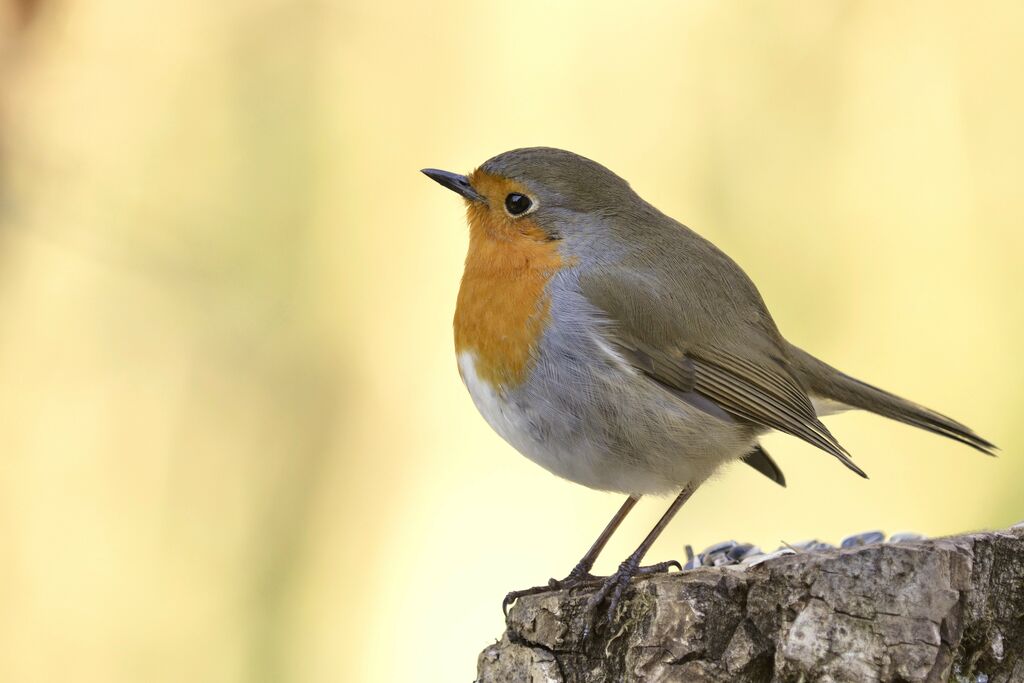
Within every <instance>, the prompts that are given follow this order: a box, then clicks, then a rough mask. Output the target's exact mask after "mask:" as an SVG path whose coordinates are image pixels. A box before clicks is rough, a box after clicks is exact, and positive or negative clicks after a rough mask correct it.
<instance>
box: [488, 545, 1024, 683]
mask: <svg viewBox="0 0 1024 683" xmlns="http://www.w3.org/2000/svg"><path fill="white" fill-rule="evenodd" d="M590 594H591V591H590V590H589V589H579V590H577V591H574V592H571V593H570V592H566V591H551V592H547V593H541V594H538V595H534V596H531V597H527V598H523V599H521V600H520V601H519V602H518V603H516V604H515V605H514V606H513V608H512V610H511V611H510V613H509V617H508V621H507V630H506V632H505V634H504V635H503V636H502V638H501V640H500V641H498V642H497V643H495V644H493V645H491V646H489V647H487V648H486V649H485V650H484V651H483V652H482V653H481V654H480V657H479V662H478V680H479V681H480V682H481V683H491V682H495V683H496V682H499V681H545V682H555V681H559V682H566V683H568V682H573V683H576V682H578V683H598V682H601V683H604V682H609V683H610V682H612V681H615V682H619V681H687V682H690V681H730V682H742V681H751V682H754V681H757V682H760V681H835V682H840V681H851V682H852V681H856V682H857V683H861V682H864V681H935V682H939V681H958V682H959V681H970V682H971V683H984V682H986V681H987V682H988V683H1010V682H1012V683H1024V528H1014V529H1010V530H1007V531H999V532H992V533H976V534H968V535H964V536H956V537H951V538H941V539H931V540H924V541H917V542H911V543H899V544H890V543H887V544H878V545H870V546H866V547H863V548H859V549H856V550H847V551H838V550H837V551H826V552H815V553H801V554H797V555H788V556H784V557H780V558H777V559H774V560H770V561H768V562H765V563H764V564H761V565H757V566H754V567H749V568H745V569H740V568H737V567H720V568H704V569H697V570H693V571H688V572H684V573H672V574H662V575H655V576H650V577H643V578H640V579H637V580H635V581H634V583H633V586H632V589H631V590H630V591H628V592H627V594H626V596H625V599H624V600H623V602H622V603H621V605H620V607H619V613H618V618H617V620H616V621H615V623H614V625H611V626H609V625H603V626H601V627H598V628H597V629H596V631H594V632H593V633H591V634H590V635H589V637H587V638H584V637H583V631H584V627H585V625H586V624H587V620H588V615H587V614H586V613H585V610H584V606H585V604H586V601H587V598H588V597H589V595H590Z"/></svg>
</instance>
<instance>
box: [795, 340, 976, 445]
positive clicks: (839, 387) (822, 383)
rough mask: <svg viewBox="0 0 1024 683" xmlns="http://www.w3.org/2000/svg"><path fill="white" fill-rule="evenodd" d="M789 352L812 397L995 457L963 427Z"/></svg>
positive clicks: (804, 354) (807, 356)
mask: <svg viewBox="0 0 1024 683" xmlns="http://www.w3.org/2000/svg"><path fill="white" fill-rule="evenodd" d="M789 350H790V359H791V360H792V361H793V363H794V366H795V369H796V371H797V375H798V376H799V377H800V380H801V381H802V382H803V383H804V386H806V387H807V389H808V390H809V391H810V393H811V394H812V395H816V396H820V397H823V398H829V399H832V400H834V401H839V402H840V403H843V404H845V405H848V406H850V407H851V408H860V409H863V410H867V411H870V412H872V413H877V414H878V415H882V416H883V417H888V418H890V419H893V420H898V421H899V422H903V423H905V424H909V425H912V426H914V427H919V428H921V429H924V430H927V431H929V432H932V433H934V434H940V435H942V436H945V437H947V438H949V439H953V440H954V441H959V442H960V443H962V444H966V445H968V446H970V447H971V448H974V449H976V450H979V451H981V452H982V453H984V454H986V455H995V452H994V451H995V450H996V446H995V444H993V443H992V442H990V441H987V440H985V439H983V438H981V437H980V436H978V435H977V434H975V433H974V431H973V430H972V429H970V428H969V427H967V426H966V425H963V424H961V423H959V422H957V421H956V420H954V419H952V418H950V417H946V416H945V415H943V414H941V413H937V412H935V411H934V410H931V409H930V408H925V407H924V406H921V405H918V404H916V403H913V402H912V401H908V400H906V399H904V398H900V397H899V396H896V395H895V394H890V393H889V392H888V391H885V390H883V389H879V388H878V387H874V386H871V385H870V384H868V383H866V382H862V381H860V380H859V379H855V378H853V377H850V376H849V375H847V374H844V373H842V372H840V371H839V370H836V369H835V368H833V367H832V366H830V365H828V364H827V363H823V362H822V361H820V360H818V359H817V358H815V357H814V356H812V355H811V354H809V353H807V352H806V351H804V350H802V349H799V348H797V347H795V346H793V345H792V344H790V346H789Z"/></svg>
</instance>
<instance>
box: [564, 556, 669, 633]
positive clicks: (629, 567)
mask: <svg viewBox="0 0 1024 683" xmlns="http://www.w3.org/2000/svg"><path fill="white" fill-rule="evenodd" d="M639 564H640V560H639V558H635V557H630V558H629V559H627V560H626V561H625V562H623V563H622V564H620V565H619V568H618V570H617V571H616V572H615V573H614V574H612V575H611V576H609V577H608V578H606V579H605V580H604V582H603V583H602V584H601V587H600V588H599V589H598V590H597V592H596V593H594V594H593V595H592V596H590V599H589V600H587V612H589V613H590V624H589V625H588V626H587V627H586V628H585V629H584V630H583V637H584V638H586V637H588V636H589V635H590V632H591V631H592V629H593V627H594V626H596V625H597V624H598V623H599V622H600V621H601V619H600V618H599V617H598V614H599V608H600V607H601V603H603V602H604V601H605V600H606V599H608V597H609V595H610V596H611V599H610V600H608V609H607V610H606V611H605V613H604V614H605V617H604V621H606V622H608V623H612V622H613V621H614V620H615V610H616V609H617V608H618V606H619V600H621V599H622V594H623V592H624V591H625V590H626V587H627V586H629V582H630V581H631V580H632V579H633V577H634V576H643V575H645V574H659V573H662V572H667V571H668V570H669V569H671V568H672V567H675V568H676V569H678V570H680V571H681V570H682V565H680V564H679V563H678V562H676V561H675V560H669V561H667V562H659V563H658V564H652V565H648V566H646V567H640V566H639Z"/></svg>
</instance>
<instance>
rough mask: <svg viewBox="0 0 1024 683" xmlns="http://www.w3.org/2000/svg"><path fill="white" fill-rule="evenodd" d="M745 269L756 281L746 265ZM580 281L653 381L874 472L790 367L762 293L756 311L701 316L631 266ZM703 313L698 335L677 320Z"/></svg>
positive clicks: (625, 351)
mask: <svg viewBox="0 0 1024 683" xmlns="http://www.w3.org/2000/svg"><path fill="white" fill-rule="evenodd" d="M734 267H735V266H734ZM736 268H737V270H738V267H736ZM617 274H618V275H620V276H621V279H619V278H617V277H616V275H617ZM739 275H740V276H742V277H743V278H744V281H745V283H746V285H747V286H749V287H752V285H750V284H749V280H746V279H745V278H746V276H744V275H742V271H740V273H739ZM727 284H728V283H727V282H726V285H727ZM580 286H581V289H582V291H583V293H584V296H586V297H587V299H588V300H589V301H590V302H591V303H592V304H593V305H594V306H595V307H597V309H598V310H599V311H601V312H602V313H603V314H604V315H605V317H606V320H607V323H608V324H607V329H606V330H605V336H606V340H607V341H608V342H609V343H610V344H612V345H613V346H615V347H616V348H617V349H618V350H619V351H620V353H621V354H622V356H623V357H624V358H626V359H627V360H628V361H629V362H630V363H631V364H632V365H633V366H634V367H636V368H637V369H638V370H640V371H642V372H643V373H644V374H646V375H647V376H648V377H650V378H651V379H652V380H654V381H656V382H658V383H659V384H661V385H663V386H666V387H668V388H670V389H672V390H674V391H675V392H677V393H678V394H679V395H681V396H682V397H684V398H686V397H688V396H697V397H700V398H702V399H704V400H705V401H709V402H710V403H712V404H713V405H714V406H717V407H718V408H720V409H721V410H724V411H725V412H726V413H728V414H729V415H731V416H733V417H734V418H737V419H740V420H743V421H746V422H748V423H751V424H754V425H758V426H763V427H767V428H771V429H777V430H779V431H781V432H785V433H787V434H791V435H793V436H796V437H798V438H800V439H803V440H804V441H807V442H808V443H810V444H812V445H814V446H817V447H818V448H820V449H822V450H823V451H825V452H827V453H829V454H831V455H833V456H835V457H836V458H837V459H839V461H840V462H842V463H843V464H844V465H846V466H847V467H848V468H850V469H851V470H853V471H854V472H856V473H857V474H859V475H860V476H862V477H867V475H866V474H865V473H864V471H863V470H861V469H860V468H859V467H857V466H856V465H855V464H854V463H853V462H852V461H851V460H850V455H849V453H847V451H846V450H845V449H844V448H843V447H842V446H841V445H840V444H839V442H838V441H836V439H835V437H834V436H832V434H831V433H830V432H829V430H828V428H827V427H825V425H824V424H822V422H821V421H820V420H819V419H818V417H817V415H816V414H815V412H814V407H813V406H812V404H811V401H810V399H809V398H808V396H807V392H806V391H805V390H804V388H803V387H802V386H801V384H800V383H799V381H798V380H797V379H796V378H795V377H794V376H793V375H792V374H791V373H790V372H789V370H788V368H787V364H786V359H785V351H784V350H783V348H782V344H783V343H784V342H783V341H782V339H781V337H779V336H778V333H777V331H775V328H774V323H771V319H770V317H769V316H768V313H767V311H766V310H763V306H764V304H763V303H762V302H761V300H760V297H759V296H757V298H756V300H755V301H754V302H752V304H751V306H752V307H753V308H754V309H755V310H753V311H752V312H751V311H743V310H737V309H736V308H735V307H733V308H731V309H730V308H729V307H726V310H724V311H721V312H716V314H715V315H708V314H707V312H706V309H704V310H703V311H702V312H701V313H699V314H697V315H696V316H695V313H694V311H692V310H685V309H686V304H685V301H686V300H685V297H679V296H672V295H671V294H672V293H671V292H669V293H666V292H659V291H651V290H648V289H643V288H638V287H636V282H635V280H634V279H633V278H632V277H631V274H629V273H622V272H621V271H620V272H618V273H616V271H604V272H603V273H602V274H601V277H600V278H588V277H581V278H580ZM755 295H756V290H755ZM747 298H748V299H749V297H747ZM758 307H760V309H761V310H757V309H758ZM695 317H699V318H700V325H701V328H702V329H701V331H700V334H698V335H695V334H694V332H693V330H692V327H690V326H687V325H686V324H678V323H675V322H674V321H685V320H687V319H690V320H693V319H694V318H695ZM652 320H656V321H657V323H656V324H651V322H650V321H652ZM764 321H767V324H765V322H764Z"/></svg>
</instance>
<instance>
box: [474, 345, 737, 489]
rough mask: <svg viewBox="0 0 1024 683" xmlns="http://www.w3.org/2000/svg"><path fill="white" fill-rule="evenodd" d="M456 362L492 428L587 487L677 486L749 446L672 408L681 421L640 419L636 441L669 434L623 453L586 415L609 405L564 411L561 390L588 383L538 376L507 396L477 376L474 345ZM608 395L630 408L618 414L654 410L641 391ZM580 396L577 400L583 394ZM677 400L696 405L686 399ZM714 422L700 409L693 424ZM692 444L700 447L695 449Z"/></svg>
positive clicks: (596, 416)
mask: <svg viewBox="0 0 1024 683" xmlns="http://www.w3.org/2000/svg"><path fill="white" fill-rule="evenodd" d="M458 362H459V370H460V371H461V374H462V379H463V381H464V382H465V384H466V388H467V389H468V390H469V395H470V396H471V397H472V398H473V403H474V404H475V405H476V407H477V410H479V411H480V414H481V415H483V417H484V419H485V420H487V423H488V424H489V425H490V426H491V428H492V429H494V431H496V432H497V433H498V434H499V435H500V436H501V437H502V438H503V439H505V441H507V442H508V443H509V444H510V445H511V446H512V447H513V448H515V449H516V450H518V451H519V452H520V453H522V454H523V455H525V456H526V457H527V458H529V459H530V460H532V461H533V462H535V463H537V464H538V465H540V466H541V467H543V468H544V469H546V470H548V471H549V472H552V473H553V474H556V475H558V476H560V477H563V478H565V479H568V480H570V481H573V482H576V483H578V484H582V485H584V486H588V487H590V488H594V489H600V490H604V491H619V492H624V493H630V494H647V493H653V494H667V493H673V492H675V491H678V490H679V489H680V488H681V487H682V486H683V485H685V484H687V483H688V482H691V481H703V480H704V479H705V478H706V477H707V476H708V475H709V474H710V473H711V472H712V471H713V470H714V469H715V468H717V467H718V466H719V465H720V464H722V463H723V462H725V461H727V460H729V459H732V458H734V457H739V456H740V455H742V454H743V453H745V452H746V450H749V443H748V442H750V441H752V439H750V438H749V437H745V436H738V435H735V434H733V433H732V432H731V431H730V430H729V429H726V430H725V431H722V430H721V429H715V430H712V431H711V432H704V431H703V430H702V429H701V428H700V427H698V428H690V427H686V426H685V424H686V423H687V422H688V421H689V420H687V419H685V418H686V416H685V414H684V413H675V412H674V413H673V420H670V422H672V423H674V424H675V426H676V428H677V429H675V430H674V431H673V432H671V433H664V434H660V435H659V434H655V433H654V432H655V431H660V430H662V429H664V428H666V427H665V425H666V424H668V423H666V422H663V421H660V420H659V421H656V423H654V424H644V423H642V420H636V421H635V422H636V425H637V429H638V434H637V437H636V439H635V443H637V444H641V445H642V444H644V443H645V442H646V441H647V440H649V439H651V437H658V436H661V437H664V438H663V439H661V440H660V443H659V441H658V439H656V438H655V439H654V440H652V441H650V442H649V443H650V448H639V449H638V450H637V453H636V456H635V457H623V454H622V451H621V449H619V448H615V447H614V446H612V445H610V444H609V443H608V442H607V441H606V440H603V439H602V436H601V435H602V429H601V427H602V425H601V424H598V423H596V422H593V421H588V420H604V419H607V417H608V414H607V412H606V411H595V412H593V413H592V414H591V415H589V416H588V415H587V414H586V411H584V415H583V416H582V417H581V415H580V414H579V413H578V412H575V411H567V409H566V406H567V405H568V404H569V403H570V402H569V401H566V400H565V399H566V396H565V395H563V393H562V392H564V394H570V393H571V394H573V395H575V394H577V392H581V391H584V389H583V388H581V387H577V386H568V385H567V384H564V383H557V384H550V383H537V384H538V386H537V387H535V388H534V390H533V391H532V392H525V393H524V392H523V391H522V389H518V390H513V391H512V392H511V393H512V394H513V396H512V397H510V396H506V395H503V394H502V393H501V392H498V391H496V390H495V388H494V387H492V386H491V385H490V384H489V383H488V382H487V381H485V380H484V379H483V378H481V377H480V375H479V373H478V372H477V370H476V359H475V357H474V354H473V353H471V352H468V351H464V352H462V353H460V354H459V356H458ZM538 392H539V393H538ZM604 398H605V399H606V400H608V401H609V402H613V403H612V404H613V405H622V406H624V407H625V408H627V412H626V413H623V415H621V416H619V419H627V418H628V417H630V416H631V415H630V414H629V413H628V406H629V405H630V404H635V405H637V406H639V407H640V409H641V410H640V413H639V414H640V415H650V414H651V413H652V411H650V410H644V409H643V405H642V404H643V403H644V397H643V396H636V395H629V394H622V395H608V396H605V397H604ZM662 400H663V401H664V400H667V399H662ZM576 403H577V408H578V401H577V402H576ZM648 407H649V406H648ZM678 408H679V409H680V410H681V411H688V410H692V409H691V408H689V407H687V406H685V405H682V404H680V405H679V406H678ZM709 422H712V423H713V422H715V421H714V420H712V421H709V420H707V418H706V416H704V415H703V414H700V416H699V418H698V421H697V422H695V423H694V424H696V425H707V424H708V423H709ZM737 439H740V440H737ZM665 441H668V442H670V443H669V445H667V446H666V445H665ZM687 445H690V446H695V448H693V449H692V450H690V449H688V448H686V446H687ZM744 449H746V450H744ZM687 451H689V452H687Z"/></svg>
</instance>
